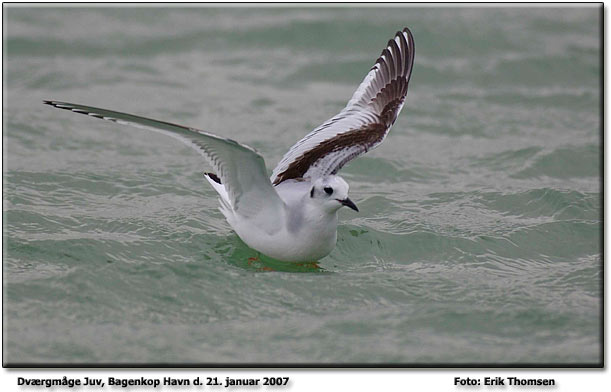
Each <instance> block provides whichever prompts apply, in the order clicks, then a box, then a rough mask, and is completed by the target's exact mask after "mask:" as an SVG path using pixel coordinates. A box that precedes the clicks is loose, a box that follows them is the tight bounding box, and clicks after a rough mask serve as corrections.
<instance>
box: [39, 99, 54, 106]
mask: <svg viewBox="0 0 611 392" xmlns="http://www.w3.org/2000/svg"><path fill="white" fill-rule="evenodd" d="M42 103H44V104H45V105H51V106H54V104H53V101H47V100H46V99H43V100H42Z"/></svg>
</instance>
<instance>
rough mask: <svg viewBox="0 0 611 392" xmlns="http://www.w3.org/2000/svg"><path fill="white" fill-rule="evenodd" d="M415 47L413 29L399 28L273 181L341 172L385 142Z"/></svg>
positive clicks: (286, 158)
mask: <svg viewBox="0 0 611 392" xmlns="http://www.w3.org/2000/svg"><path fill="white" fill-rule="evenodd" d="M414 51H415V47H414V37H412V33H411V32H410V31H409V29H408V28H404V29H403V30H402V31H398V32H397V33H396V34H395V37H394V38H393V39H391V40H390V41H388V45H387V47H386V48H385V49H384V50H383V51H382V54H381V55H380V57H378V59H377V61H376V62H375V64H374V65H373V67H372V68H371V70H370V71H369V73H368V74H367V75H366V76H365V79H364V80H363V81H362V82H361V84H360V85H359V87H358V88H357V89H356V91H355V92H354V94H353V95H352V98H351V99H350V101H349V102H348V104H347V105H346V107H345V108H344V109H343V110H342V111H341V112H340V113H338V114H337V115H336V116H334V117H333V118H331V119H330V120H327V121H326V122H324V123H323V124H322V125H321V126H319V127H318V128H316V129H314V130H313V131H312V132H310V133H309V134H307V135H306V136H305V137H304V138H303V139H301V140H300V141H298V142H297V143H296V144H295V145H294V146H293V147H291V148H290V149H289V151H288V152H287V153H286V154H285V155H284V157H283V158H282V160H281V161H280V162H279V163H278V165H277V166H276V168H275V169H274V172H273V173H272V178H271V180H272V182H273V183H274V185H277V184H280V183H281V182H283V181H286V180H289V179H295V178H310V179H314V178H318V177H324V176H328V175H330V174H336V173H337V172H338V171H339V170H340V169H341V168H342V166H344V165H345V164H346V163H348V162H349V161H350V160H352V159H354V158H356V157H357V156H359V155H361V154H364V153H366V152H367V151H369V150H371V149H373V148H375V147H377V146H378V145H379V144H380V143H382V141H383V140H384V138H385V137H386V135H387V134H388V131H389V130H390V127H391V126H392V125H393V123H394V122H395V120H396V119H397V116H398V115H399V112H400V111H401V108H402V107H403V103H404V101H405V96H406V94H407V87H408V84H409V80H410V77H411V74H412V68H413V66H414V53H415V52H414Z"/></svg>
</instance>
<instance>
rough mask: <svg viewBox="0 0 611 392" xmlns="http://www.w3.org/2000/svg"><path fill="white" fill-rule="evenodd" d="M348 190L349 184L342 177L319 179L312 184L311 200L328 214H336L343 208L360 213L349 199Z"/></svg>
mask: <svg viewBox="0 0 611 392" xmlns="http://www.w3.org/2000/svg"><path fill="white" fill-rule="evenodd" d="M348 189H349V186H348V183H347V182H346V181H344V179H343V178H341V177H340V176H327V177H322V178H318V179H316V180H315V181H314V182H313V183H312V188H311V189H310V199H312V201H314V202H316V203H319V204H321V205H322V206H323V208H324V209H325V210H326V211H328V212H335V211H337V210H339V209H340V208H341V207H343V206H346V207H349V208H352V209H353V210H354V211H357V212H358V210H359V209H358V208H357V207H356V204H354V203H353V202H352V200H350V199H349V198H348Z"/></svg>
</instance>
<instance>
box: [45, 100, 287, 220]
mask: <svg viewBox="0 0 611 392" xmlns="http://www.w3.org/2000/svg"><path fill="white" fill-rule="evenodd" d="M44 103H45V104H47V105H51V106H54V107H56V108H59V109H65V110H70V111H73V112H75V113H81V114H86V115H89V116H92V117H95V118H100V119H104V120H109V121H113V122H116V123H119V124H127V125H132V126H135V127H138V128H144V129H148V130H152V131H155V132H159V133H163V134H165V135H168V136H171V137H173V138H175V139H178V140H180V141H181V142H183V143H185V144H187V145H188V146H190V147H192V148H193V149H195V150H196V151H197V152H199V153H200V154H201V155H202V156H203V157H204V158H206V160H207V161H208V163H210V165H211V166H212V167H213V168H214V170H215V171H216V174H217V175H218V176H219V177H220V178H221V182H222V184H223V186H224V187H225V190H226V191H227V194H228V195H229V200H230V202H231V207H232V209H233V210H234V212H235V213H237V214H238V215H241V216H243V217H245V218H254V217H255V216H257V215H261V214H265V215H266V219H264V220H263V221H265V222H266V223H267V224H268V225H269V226H270V227H265V229H266V230H267V231H273V230H274V229H275V226H278V227H279V225H280V224H281V222H282V220H281V217H282V216H281V214H282V211H283V201H282V200H281V199H280V197H279V196H278V194H277V193H276V190H275V189H274V187H273V186H272V184H271V182H270V180H269V178H268V176H267V171H266V169H265V162H264V160H263V158H262V157H261V155H259V154H258V153H257V152H256V151H255V150H254V149H252V148H251V147H248V146H246V145H243V144H239V143H237V142H235V141H233V140H231V139H224V138H221V137H219V136H216V135H213V134H210V133H207V132H204V131H201V130H199V129H195V128H190V127H185V126H182V125H176V124H172V123H168V122H164V121H158V120H153V119H150V118H146V117H140V116H135V115H133V114H127V113H121V112H115V111H112V110H106V109H100V108H94V107H91V106H85V105H79V104H74V103H67V102H59V101H44ZM272 222H273V223H272Z"/></svg>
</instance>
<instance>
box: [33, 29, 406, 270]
mask: <svg viewBox="0 0 611 392" xmlns="http://www.w3.org/2000/svg"><path fill="white" fill-rule="evenodd" d="M413 63H414V40H413V37H412V34H411V32H410V31H409V29H407V28H405V29H403V30H402V31H399V32H397V33H396V35H395V37H394V39H391V40H390V41H388V45H387V47H386V48H385V49H384V50H383V51H382V54H381V55H380V57H379V58H378V59H377V61H376V62H375V64H374V66H373V67H372V68H371V70H370V71H369V73H368V74H367V76H366V77H365V79H364V80H363V81H362V83H361V84H360V85H359V87H358V88H357V90H356V91H355V93H354V94H353V96H352V98H351V99H350V101H349V102H348V104H347V105H346V107H345V108H344V109H343V110H342V111H341V112H340V113H338V114H337V115H336V116H334V117H333V118H331V119H329V120H328V121H326V122H324V123H323V124H322V125H321V126H319V127H318V128H316V129H314V130H313V131H312V132H310V133H309V134H308V135H306V136H305V137H304V138H303V139H301V140H300V141H299V142H297V143H296V144H295V145H294V146H293V147H291V148H290V149H289V151H288V152H287V153H286V154H285V155H284V157H283V158H282V160H281V161H280V162H279V163H278V165H277V166H276V168H275V169H274V170H273V173H272V176H271V178H268V177H267V170H266V167H265V162H264V161H263V158H262V157H261V156H260V155H259V154H258V153H257V152H256V151H255V150H254V149H252V148H251V147H248V146H246V145H244V144H240V143H237V142H235V141H233V140H230V139H224V138H222V137H219V136H216V135H213V134H211V133H208V132H204V131H201V130H199V129H196V128H191V127H185V126H182V125H176V124H172V123H168V122H163V121H158V120H153V119H150V118H146V117H141V116H135V115H131V114H127V113H121V112H116V111H112V110H106V109H100V108H94V107H91V106H85V105H80V104H72V103H67V102H60V101H44V103H45V104H48V105H51V106H54V107H57V108H60V109H66V110H71V111H73V112H76V113H82V114H87V115H89V116H92V117H96V118H101V119H105V120H110V121H113V122H116V123H119V124H128V125H133V126H136V127H139V128H144V129H148V130H152V131H156V132H160V133H163V134H166V135H168V136H171V137H174V138H176V139H178V140H180V141H181V142H183V143H186V144H188V145H190V146H191V147H193V148H194V149H195V150H196V151H198V152H199V153H200V154H201V155H202V156H204V158H206V160H207V161H208V162H209V163H210V165H211V166H212V167H213V169H214V173H206V174H205V178H206V179H207V180H208V182H209V183H210V185H211V186H212V187H213V188H214V190H215V191H216V192H217V193H218V194H219V201H220V204H221V207H220V210H221V212H222V213H223V215H224V216H225V218H226V219H227V222H228V223H229V225H230V226H231V227H232V228H233V230H235V232H236V233H237V235H238V236H239V237H240V238H241V239H242V240H243V241H244V242H245V243H246V244H247V245H248V246H250V247H251V248H253V249H255V250H257V251H259V252H261V253H262V254H264V255H266V256H269V257H272V258H274V259H277V260H282V261H292V262H312V261H317V260H319V259H321V258H323V257H325V256H326V255H328V254H329V253H330V252H331V251H332V250H333V248H334V247H335V243H336V241H337V223H338V219H337V211H338V210H339V209H340V208H341V207H343V206H347V207H349V208H352V209H354V210H355V211H358V209H357V207H356V205H355V204H354V203H353V202H352V201H351V200H350V199H349V198H348V188H349V187H348V184H347V183H346V181H344V179H342V178H341V177H340V176H338V175H337V172H338V171H339V170H340V169H341V168H342V167H343V166H344V165H345V164H346V163H347V162H348V161H350V160H352V159H354V158H355V157H357V156H359V155H361V154H363V153H365V152H367V151H369V150H370V149H372V148H375V147H377V146H378V145H379V144H380V143H381V142H382V141H383V140H384V138H385V137H386V135H387V134H388V131H389V130H390V127H391V126H392V124H393V123H394V122H395V120H396V118H397V116H398V115H399V112H400V111H401V108H402V107H403V103H404V101H405V96H406V94H407V87H408V84H409V80H410V76H411V72H412V67H413Z"/></svg>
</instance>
